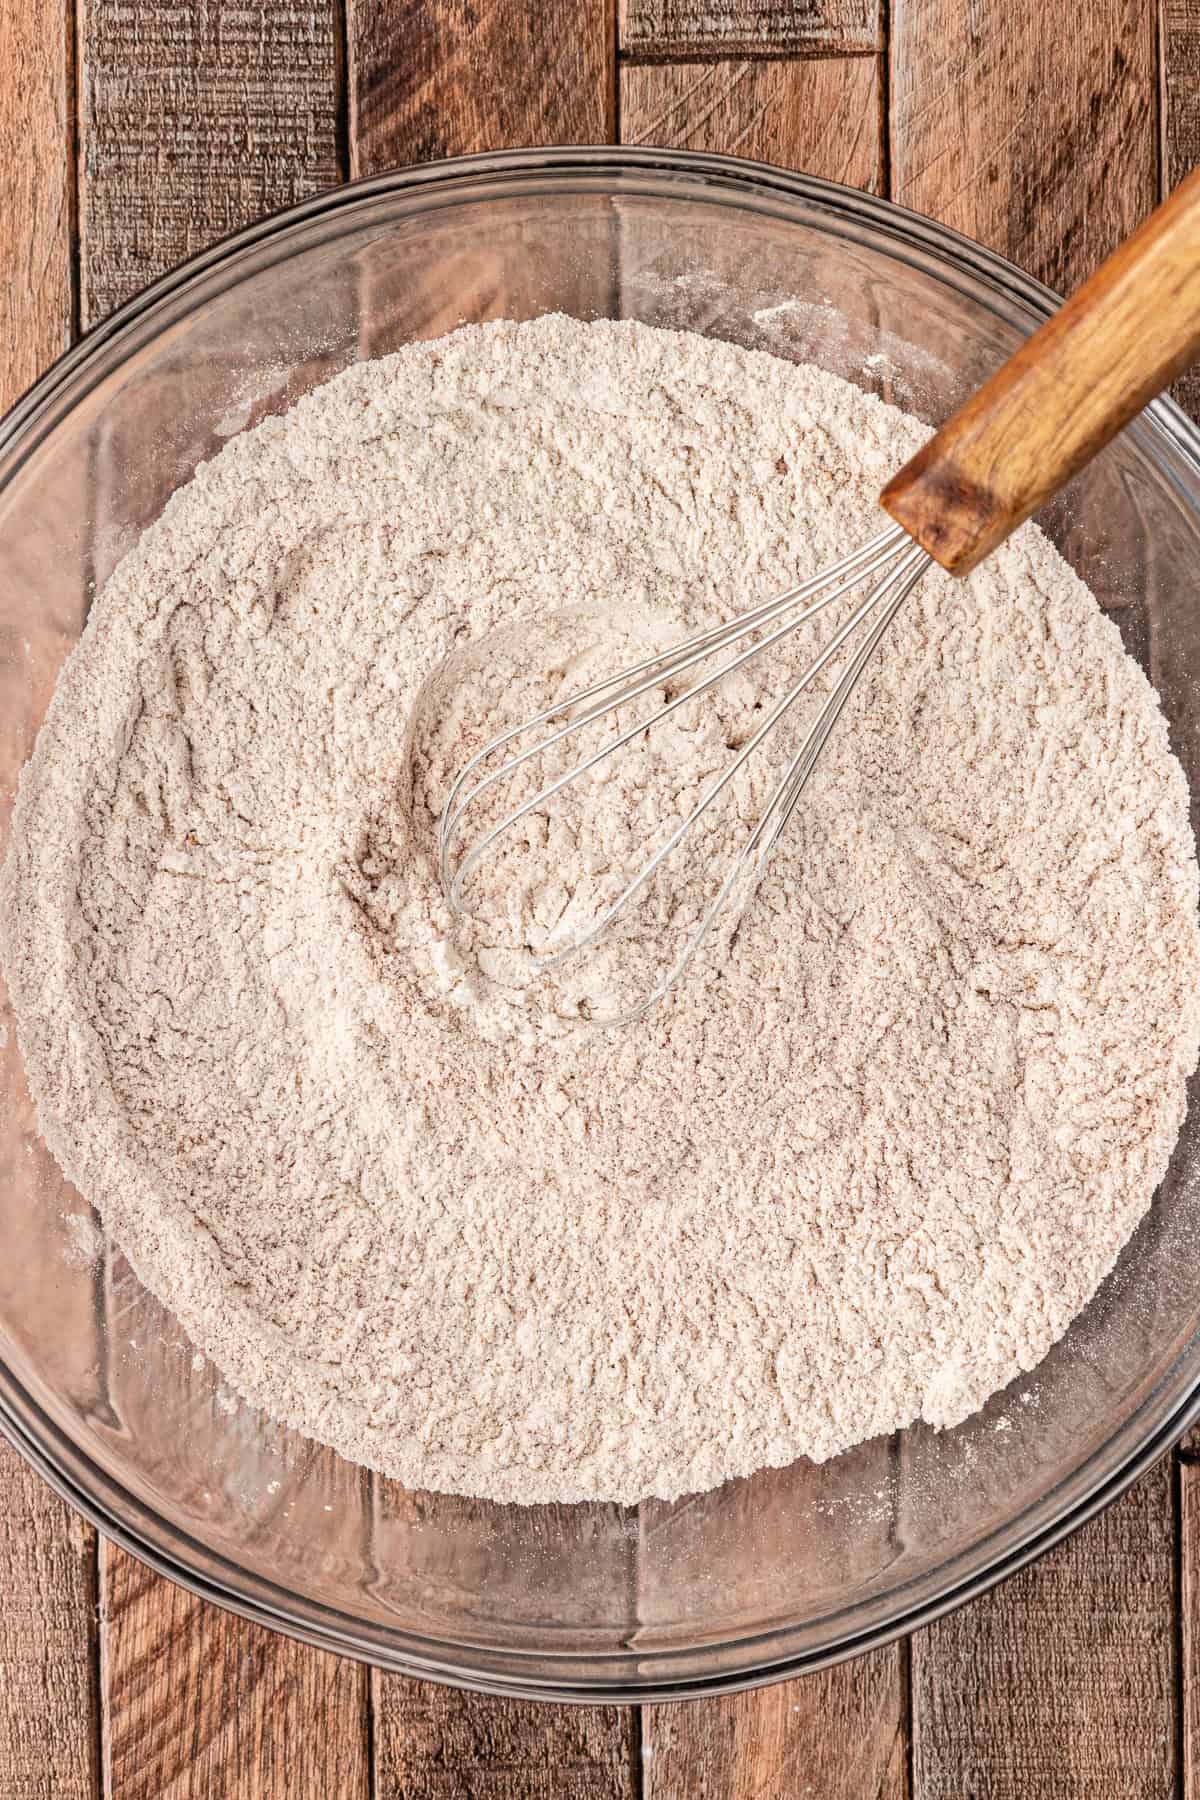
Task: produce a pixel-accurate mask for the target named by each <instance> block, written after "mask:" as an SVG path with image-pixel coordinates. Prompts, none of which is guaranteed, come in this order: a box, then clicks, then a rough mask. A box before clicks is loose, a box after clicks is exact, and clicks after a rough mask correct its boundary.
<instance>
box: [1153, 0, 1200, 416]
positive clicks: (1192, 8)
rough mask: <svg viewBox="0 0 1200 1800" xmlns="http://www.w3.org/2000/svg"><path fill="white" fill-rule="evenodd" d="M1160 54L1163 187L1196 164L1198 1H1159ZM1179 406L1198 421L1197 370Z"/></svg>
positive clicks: (1185, 380) (1199, 136)
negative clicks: (1160, 4)
mask: <svg viewBox="0 0 1200 1800" xmlns="http://www.w3.org/2000/svg"><path fill="white" fill-rule="evenodd" d="M1159 53H1160V55H1161V57H1162V83H1161V86H1162V101H1163V117H1162V137H1163V159H1162V177H1163V187H1164V190H1167V189H1170V188H1173V187H1175V186H1176V184H1177V183H1178V182H1180V181H1182V180H1183V178H1184V176H1185V175H1186V174H1187V173H1188V171H1189V170H1191V169H1194V168H1197V167H1200V0H1163V8H1162V24H1161V28H1160V34H1159ZM1173 392H1174V396H1175V398H1176V400H1178V402H1179V404H1180V405H1181V406H1182V407H1184V408H1185V409H1186V410H1187V411H1188V412H1190V413H1191V415H1192V417H1193V418H1194V419H1200V369H1191V370H1189V371H1188V373H1187V374H1186V375H1182V376H1181V377H1180V378H1179V380H1178V381H1177V382H1176V383H1175V387H1174V389H1173Z"/></svg>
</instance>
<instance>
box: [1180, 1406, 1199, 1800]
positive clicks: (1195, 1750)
mask: <svg viewBox="0 0 1200 1800" xmlns="http://www.w3.org/2000/svg"><path fill="white" fill-rule="evenodd" d="M1177 1461H1178V1481H1179V1537H1180V1559H1179V1578H1180V1592H1179V1615H1180V1660H1181V1664H1182V1667H1181V1670H1180V1677H1181V1685H1182V1702H1181V1704H1182V1714H1183V1716H1182V1725H1183V1769H1182V1776H1183V1786H1182V1790H1181V1791H1182V1796H1183V1800H1200V1431H1192V1432H1189V1434H1188V1436H1187V1437H1186V1438H1185V1439H1184V1441H1183V1443H1182V1444H1181V1445H1180V1447H1179V1452H1178V1459H1177Z"/></svg>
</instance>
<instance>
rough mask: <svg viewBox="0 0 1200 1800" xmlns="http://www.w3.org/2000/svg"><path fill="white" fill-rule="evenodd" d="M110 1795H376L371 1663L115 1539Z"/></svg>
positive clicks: (104, 1595)
mask: <svg viewBox="0 0 1200 1800" xmlns="http://www.w3.org/2000/svg"><path fill="white" fill-rule="evenodd" d="M102 1578H103V1579H102V1586H101V1634H102V1640H103V1650H104V1662H105V1667H106V1672H107V1698H108V1712H107V1716H106V1720H105V1737H104V1771H105V1800H213V1797H214V1796H216V1795H220V1796H221V1797H222V1800H276V1797H277V1796H278V1797H279V1800H283V1797H284V1796H287V1800H367V1797H368V1795H369V1793H370V1777H369V1771H368V1759H367V1746H366V1738H365V1735H364V1733H363V1732H362V1730H361V1729H360V1726H361V1721H362V1717H363V1708H364V1700H365V1692H366V1683H367V1675H366V1671H365V1670H364V1669H362V1668H360V1667H359V1665H358V1664H356V1663H351V1662H346V1661H341V1660H339V1659H337V1658H335V1657H331V1656H319V1655H317V1654H316V1653H315V1652H314V1651H311V1650H308V1649H306V1648H305V1647H304V1646H303V1645H300V1644H293V1643H292V1642H290V1641H289V1640H288V1639H285V1638H281V1637H279V1636H277V1635H276V1634H275V1633H274V1632H269V1631H265V1630H263V1629H261V1628H260V1627H258V1626H250V1625H246V1624H244V1623H243V1621H242V1620H240V1619H236V1618H234V1617H233V1615H232V1614H230V1613H226V1612H222V1611H220V1610H219V1609H218V1608H217V1607H215V1606H209V1605H207V1604H205V1603H204V1602H203V1601H200V1600H196V1599H194V1598H193V1597H192V1595H190V1594H187V1593H185V1592H184V1591H183V1589H182V1588H177V1587H172V1586H170V1585H169V1584H168V1583H166V1582H164V1581H161V1580H160V1579H159V1577H158V1576H156V1575H154V1574H153V1573H152V1572H151V1571H150V1570H149V1569H146V1568H144V1567H143V1566H142V1564H141V1563H139V1562H136V1561H135V1560H134V1559H133V1557H131V1556H127V1555H126V1554H125V1552H124V1551H123V1550H118V1549H117V1548H116V1546H115V1545H112V1544H108V1543H106V1544H105V1545H104V1546H103V1563H102Z"/></svg>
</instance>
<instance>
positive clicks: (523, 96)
mask: <svg viewBox="0 0 1200 1800" xmlns="http://www.w3.org/2000/svg"><path fill="white" fill-rule="evenodd" d="M347 24H348V30H349V42H350V96H351V105H350V137H351V164H352V168H353V170H354V172H355V174H371V173H374V172H375V171H377V170H379V169H381V168H385V167H387V166H389V165H392V164H397V163H406V162H418V161H426V160H429V159H431V158H436V157H442V156H456V155H462V154H466V153H468V152H470V151H474V150H483V149H489V148H492V149H504V148H510V147H514V146H518V145H521V144H531V143H571V142H577V143H579V142H596V141H600V142H606V141H608V140H610V139H611V137H612V134H613V123H614V85H613V84H614V43H613V23H612V8H611V6H610V5H609V4H608V3H607V0H542V4H540V5H538V6H527V5H526V4H525V3H524V0H474V3H473V4H468V0H446V4H443V5H440V6H437V7H432V6H431V7H413V6H410V5H406V4H403V3H402V0H390V3H388V4H378V3H377V0H350V5H349V9H348V18H347ZM608 229H609V226H608V225H607V224H606V225H605V230H608ZM531 260H532V261H533V262H535V263H536V257H535V258H533V259H531ZM459 263H460V278H459V279H457V280H456V281H455V282H454V283H452V284H450V289H449V290H447V287H446V284H445V283H444V281H442V282H438V283H436V284H434V286H433V287H432V288H427V287H426V286H425V285H423V284H422V281H421V279H420V276H419V273H418V274H417V276H416V277H414V274H413V271H412V269H411V268H409V269H407V270H406V269H405V268H404V267H399V266H398V267H397V268H396V269H395V270H394V271H393V270H389V268H387V267H386V266H381V267H380V268H378V269H370V268H369V269H368V271H367V275H366V282H367V290H366V293H365V295H364V308H363V310H364V348H365V349H367V350H369V351H371V352H374V353H380V352H382V351H384V350H387V349H392V348H394V347H395V345H396V344H397V343H400V342H403V341H405V340H406V339H407V338H409V337H412V336H422V337H424V336H428V335H432V334H436V333H437V332H439V331H445V330H451V329H453V327H454V326H455V325H456V324H458V323H459V321H460V319H461V318H462V317H463V316H464V315H468V314H469V316H471V317H472V318H476V317H480V318H482V317H505V316H508V317H513V316H516V317H521V316H524V315H525V313H526V312H527V311H530V310H533V311H536V310H538V309H537V306H536V304H535V297H534V296H533V295H532V294H531V293H528V292H525V291H523V290H514V287H513V283H512V267H511V263H510V262H508V261H506V260H505V258H504V257H503V256H498V257H497V258H496V259H495V264H494V266H493V263H492V261H491V260H490V259H489V254H488V247H487V246H486V245H483V246H478V247H477V246H474V245H471V246H469V247H468V248H466V249H465V250H463V251H462V253H461V256H460V259H459ZM535 272H536V271H535ZM609 292H610V281H609V277H608V275H607V274H606V275H605V276H604V278H603V287H602V289H600V290H597V291H596V292H594V293H593V292H592V291H591V277H590V276H589V275H588V273H587V272H586V270H582V269H581V274H580V286H579V291H578V293H577V294H576V295H575V305H574V308H573V310H578V311H579V313H580V314H581V316H587V315H588V313H589V311H592V310H601V311H603V310H607V304H608V297H609ZM378 1485H379V1490H380V1500H381V1521H380V1523H379V1525H378V1526H377V1532H376V1538H375V1543H376V1560H377V1561H378V1562H379V1563H380V1564H381V1567H382V1568H383V1569H384V1571H385V1572H386V1571H388V1570H397V1571H403V1570H404V1569H406V1568H407V1561H406V1558H407V1556H408V1554H409V1552H408V1550H407V1549H406V1546H405V1542H404V1536H403V1532H402V1531H400V1532H399V1536H397V1531H398V1526H397V1519H400V1523H401V1524H402V1522H403V1521H402V1518H401V1517H400V1516H401V1515H402V1514H403V1513H404V1510H405V1509H404V1504H403V1496H402V1495H399V1494H398V1493H397V1492H395V1491H394V1484H391V1483H380V1484H378ZM426 1498H427V1499H428V1503H429V1504H432V1505H434V1506H438V1507H443V1506H444V1509H445V1510H449V1511H452V1512H454V1511H457V1513H458V1515H459V1530H460V1533H461V1540H462V1542H463V1543H464V1544H467V1543H470V1542H471V1541H472V1534H473V1532H474V1533H475V1534H477V1535H478V1537H479V1538H480V1540H481V1543H482V1544H483V1545H484V1546H486V1545H487V1544H488V1542H489V1541H490V1540H491V1538H492V1531H491V1525H490V1520H491V1509H490V1508H489V1507H488V1506H487V1504H486V1503H478V1504H477V1503H475V1502H472V1501H466V1500H459V1501H448V1502H445V1503H441V1502H438V1501H437V1500H436V1499H434V1498H433V1497H426ZM421 1502H422V1497H415V1498H414V1500H413V1503H412V1504H413V1505H414V1506H418V1507H419V1505H420V1504H421ZM541 1510H543V1509H539V1511H541ZM553 1510H554V1509H545V1511H546V1512H547V1513H550V1512H552V1511H553ZM388 1516H391V1517H392V1525H391V1536H390V1537H389V1536H388V1529H389V1528H388V1526H387V1524H386V1518H387V1517H388ZM548 1530H550V1531H551V1534H552V1533H553V1524H552V1523H551V1524H550V1525H549V1526H548ZM547 1552H548V1554H549V1555H551V1556H552V1555H553V1545H552V1543H551V1544H548V1545H547ZM481 1554H483V1555H484V1557H485V1558H486V1554H487V1552H486V1549H485V1550H484V1551H482V1552H481ZM385 1585H386V1584H385ZM372 1693H373V1700H374V1719H375V1731H374V1748H375V1766H374V1777H375V1793H376V1794H377V1796H378V1800H399V1797H400V1796H403V1800H426V1797H430V1800H432V1797H433V1796H437V1797H438V1800H452V1797H455V1800H456V1797H457V1796H459V1795H466V1794H469V1795H471V1796H473V1797H475V1800H518V1797H519V1800H541V1797H542V1796H546V1797H548V1796H550V1795H554V1796H555V1800H559V1797H560V1796H561V1797H562V1800H610V1797H611V1800H632V1796H634V1795H635V1794H636V1793H637V1791H638V1770H637V1762H638V1739H637V1730H636V1723H635V1717H636V1716H635V1715H634V1714H632V1713H631V1712H629V1711H620V1710H615V1709H603V1708H599V1707H585V1708H582V1709H579V1708H572V1707H557V1706H547V1705H542V1704H535V1703H531V1702H520V1701H509V1700H493V1699H485V1698H481V1697H480V1696H478V1695H472V1694H466V1693H460V1692H457V1691H456V1690H454V1689H448V1688H441V1687H437V1686H435V1685H433V1684H432V1683H426V1682H409V1681H403V1680H398V1679H396V1678H394V1677H391V1676H385V1675H382V1674H379V1673H378V1672H376V1673H375V1674H374V1675H373V1677H372Z"/></svg>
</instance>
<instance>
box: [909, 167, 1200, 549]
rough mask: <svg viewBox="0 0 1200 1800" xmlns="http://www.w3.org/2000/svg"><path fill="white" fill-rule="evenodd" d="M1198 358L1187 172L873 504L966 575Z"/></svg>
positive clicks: (1198, 260) (1199, 176)
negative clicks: (1159, 203) (1140, 224)
mask: <svg viewBox="0 0 1200 1800" xmlns="http://www.w3.org/2000/svg"><path fill="white" fill-rule="evenodd" d="M1198 356H1200V169H1198V170H1193V172H1192V173H1191V174H1190V175H1189V176H1187V178H1186V179H1185V180H1184V181H1182V182H1181V183H1180V185H1179V186H1178V187H1177V188H1176V189H1175V191H1174V193H1173V194H1171V195H1170V197H1169V198H1168V199H1167V200H1165V201H1164V202H1163V204H1162V205H1161V206H1160V207H1159V208H1158V209H1157V210H1156V211H1155V212H1153V213H1151V215H1150V217H1149V218H1148V219H1147V220H1146V221H1145V223H1144V224H1143V225H1142V226H1141V227H1140V228H1139V229H1138V230H1137V231H1136V232H1134V234H1133V236H1132V237H1130V238H1128V239H1127V240H1126V241H1125V243H1124V244H1122V245H1121V247H1120V249H1119V250H1117V251H1116V252H1115V253H1114V254H1113V255H1112V256H1110V257H1109V259H1108V261H1107V262H1105V263H1102V264H1101V266H1100V268H1099V269H1097V271H1096V273H1095V274H1094V275H1093V276H1092V277H1091V279H1090V280H1089V281H1087V282H1085V283H1084V285H1083V286H1082V287H1081V288H1080V289H1079V290H1078V292H1077V293H1076V294H1074V295H1073V296H1072V298H1071V299H1070V300H1068V301H1067V302H1066V304H1065V305H1064V306H1062V307H1060V309H1059V310H1058V312H1056V313H1055V314H1054V317H1053V318H1051V319H1048V320H1047V321H1046V323H1045V324H1044V325H1043V326H1042V327H1041V328H1040V329H1039V330H1038V331H1036V332H1035V333H1034V335H1033V336H1032V337H1031V338H1030V339H1029V340H1028V341H1027V342H1026V343H1025V344H1023V345H1022V346H1021V348H1020V349H1019V350H1018V351H1017V352H1016V354H1015V355H1014V356H1011V357H1010V358H1009V360H1008V361H1007V362H1006V363H1005V364H1004V366H1003V368H1001V369H999V370H997V372H996V374H995V375H993V376H992V377H991V378H990V379H989V380H988V381H986V382H985V383H984V385H983V386H982V387H981V388H980V389H979V390H978V392H977V393H975V394H974V395H973V396H972V398H971V399H970V400H968V401H967V403H966V405H965V406H963V407H961V408H960V409H959V411H958V412H956V413H955V414H954V416H953V417H952V418H951V419H950V420H949V421H948V422H947V423H946V424H945V425H943V427H942V428H941V430H940V431H939V432H938V433H937V434H936V436H935V437H933V438H931V439H930V441H929V443H927V444H926V445H925V446H924V447H923V448H922V449H921V450H919V451H918V452H917V454H916V456H914V457H913V458H912V460H911V461H910V462H909V463H907V464H906V465H905V467H904V468H903V469H901V470H900V472H899V474H897V475H895V476H893V478H892V480H891V481H890V482H889V483H888V485H887V487H886V488H885V489H884V490H883V494H882V495H881V503H882V505H883V507H884V510H885V511H886V512H887V513H889V514H890V515H891V517H892V518H893V519H895V521H896V523H897V524H899V525H902V526H903V527H904V529H905V531H907V532H908V534H909V536H910V537H912V538H913V539H914V540H915V541H916V542H917V543H918V544H920V545H921V547H922V549H924V550H926V551H928V553H929V555H930V556H932V557H933V558H934V560H935V561H936V562H939V563H940V564H941V565H942V567H943V568H944V569H948V570H949V571H950V573H951V574H952V575H966V574H969V573H970V571H971V570H972V569H973V568H974V567H975V565H976V564H977V563H979V562H981V561H982V560H983V558H984V557H985V556H987V555H989V553H990V552H991V551H992V550H994V549H995V548H996V547H997V545H998V544H1002V543H1003V542H1004V540H1005V538H1006V537H1008V536H1009V534H1010V533H1011V532H1013V531H1015V530H1016V528H1017V526H1018V525H1020V524H1021V523H1022V521H1023V520H1025V519H1027V518H1028V517H1029V515H1030V514H1031V513H1032V512H1035V511H1036V510H1037V508H1038V507H1039V506H1041V505H1043V504H1044V502H1045V501H1047V500H1048V499H1050V497H1051V496H1052V495H1053V494H1055V493H1057V492H1058V490H1059V488H1061V487H1062V486H1063V485H1064V484H1065V483H1066V482H1068V481H1069V480H1070V479H1071V477H1072V475H1075V474H1076V473H1077V472H1078V471H1079V470H1080V469H1081V468H1082V467H1083V466H1084V464H1085V463H1087V462H1089V461H1090V460H1091V458H1092V457H1093V456H1095V455H1096V454H1097V452H1098V451H1100V450H1102V449H1103V448H1104V446H1105V444H1107V443H1108V442H1109V440H1110V439H1111V438H1114V437H1115V436H1116V434H1117V432H1118V431H1120V430H1121V428H1122V426H1124V425H1127V424H1128V423H1129V421H1130V419H1132V418H1133V417H1134V415H1135V414H1136V413H1138V412H1139V411H1140V410H1141V408H1142V407H1143V406H1144V405H1145V404H1146V402H1147V401H1148V400H1151V399H1153V397H1154V396H1155V395H1156V394H1159V393H1161V392H1162V390H1163V389H1164V388H1165V387H1166V386H1167V385H1168V383H1169V382H1170V381H1171V380H1172V379H1173V378H1174V377H1175V376H1176V375H1178V374H1179V372H1180V371H1181V370H1182V369H1185V368H1186V367H1187V366H1188V364H1189V363H1191V362H1193V361H1195V359H1196V358H1197V357H1198Z"/></svg>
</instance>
